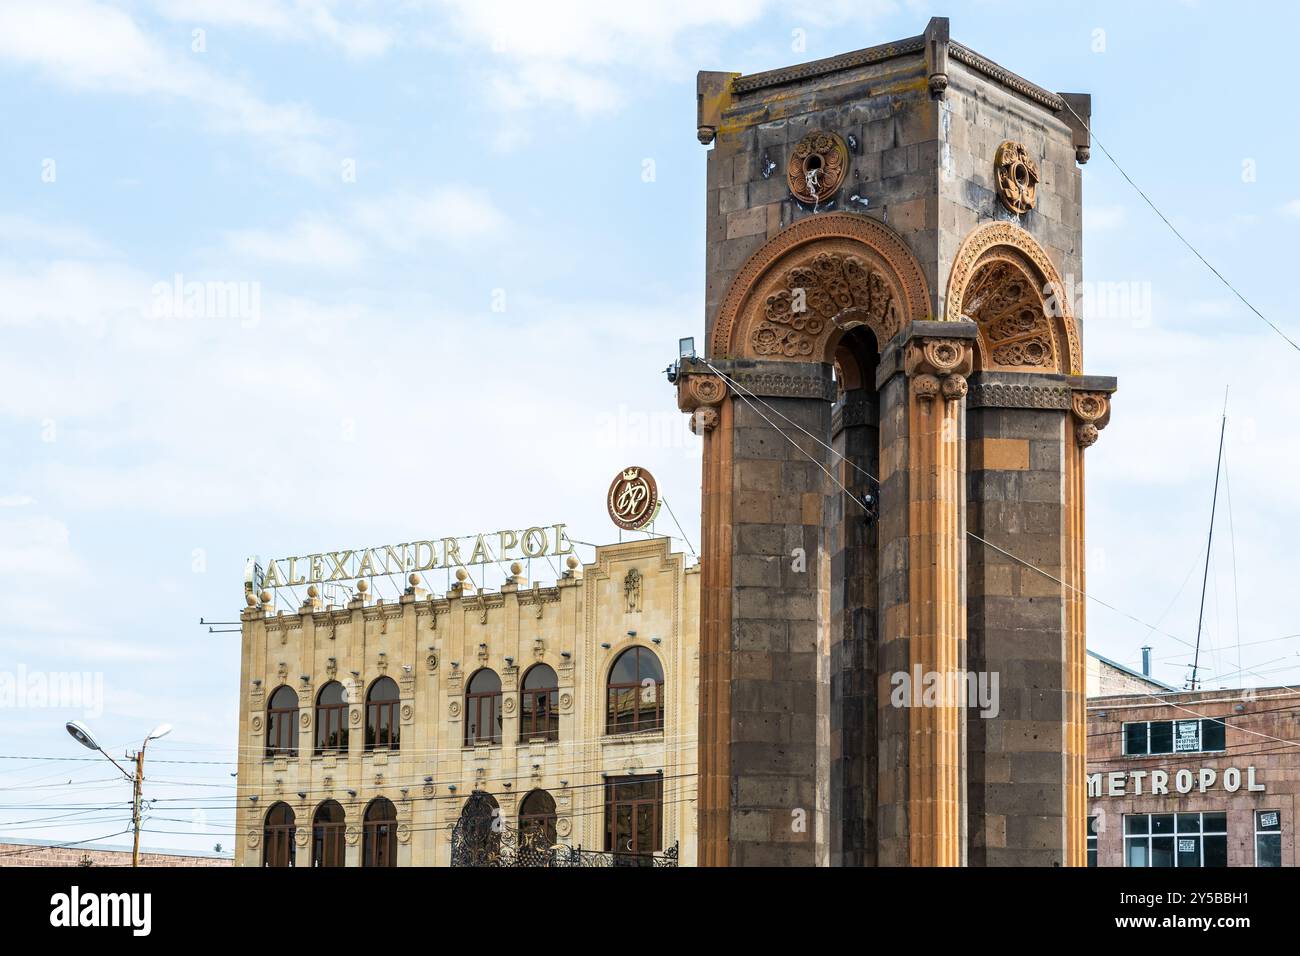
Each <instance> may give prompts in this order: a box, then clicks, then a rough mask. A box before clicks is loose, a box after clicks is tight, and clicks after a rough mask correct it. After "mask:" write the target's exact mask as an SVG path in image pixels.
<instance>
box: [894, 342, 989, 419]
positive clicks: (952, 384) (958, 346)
mask: <svg viewBox="0 0 1300 956" xmlns="http://www.w3.org/2000/svg"><path fill="white" fill-rule="evenodd" d="M929 326H942V327H941V328H929ZM974 331H976V329H975V327H974V324H973V323H971V324H970V330H969V332H968V331H967V329H966V323H953V322H925V323H920V322H913V323H912V325H911V327H909V328H908V330H907V332H906V333H905V337H904V339H903V342H902V346H903V349H902V360H903V371H904V372H905V373H906V374H907V377H908V378H909V379H911V381H912V392H913V393H914V394H915V395H916V397H917V398H920V399H922V400H926V401H928V400H930V399H933V398H937V397H938V396H940V395H942V396H943V398H944V399H945V400H947V401H950V402H951V401H957V400H959V399H962V398H965V397H966V392H967V388H968V386H967V384H966V376H967V375H969V374H970V373H971V371H972V370H973V369H974V367H975V348H974V346H975V336H974V335H972V334H970V332H974ZM954 332H955V333H956V334H951V333H954Z"/></svg>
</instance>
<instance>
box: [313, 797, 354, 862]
mask: <svg viewBox="0 0 1300 956" xmlns="http://www.w3.org/2000/svg"><path fill="white" fill-rule="evenodd" d="M344 829H345V824H344V822H343V808H342V807H341V806H339V804H338V801H337V800H326V801H325V802H324V803H322V804H321V805H320V806H319V807H317V808H316V813H315V814H314V815H313V816H312V818H311V865H312V866H343V865H344V859H345V857H346V851H345V850H344V847H343V836H344V833H343V831H344Z"/></svg>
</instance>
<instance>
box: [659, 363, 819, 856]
mask: <svg viewBox="0 0 1300 956" xmlns="http://www.w3.org/2000/svg"><path fill="white" fill-rule="evenodd" d="M715 365H716V366H717V367H718V368H719V370H720V371H721V372H723V373H724V374H725V375H726V376H727V378H728V379H729V380H730V381H729V382H727V383H725V384H726V387H725V388H714V387H712V386H703V387H702V386H701V382H700V378H699V376H700V374H702V373H700V372H698V369H699V367H700V366H699V365H697V364H691V365H689V366H686V367H684V369H683V377H682V379H681V380H680V381H679V386H678V387H679V405H680V406H682V407H683V408H684V409H688V410H690V411H691V412H692V416H693V417H692V421H693V423H696V427H698V428H701V430H703V431H704V433H705V441H706V448H705V462H706V463H707V464H706V472H705V475H704V499H705V501H704V509H705V516H706V520H705V523H704V526H705V529H706V530H705V534H706V535H709V536H710V537H709V538H708V540H706V542H705V544H704V549H705V553H706V554H709V555H710V556H711V561H710V562H709V563H708V564H706V565H705V568H704V571H703V573H704V576H705V577H704V581H703V589H702V595H701V602H702V611H701V615H702V620H701V649H700V656H701V708H700V709H701V717H700V721H701V728H700V738H701V748H700V763H701V766H700V773H701V782H700V806H701V835H700V839H701V849H700V858H701V861H702V862H705V863H706V864H707V865H740V866H745V865H751V866H762V865H769V866H782V865H786V866H789V865H793V866H799V865H802V866H812V865H817V864H819V863H824V862H825V861H826V859H827V825H826V819H825V817H826V811H827V806H826V801H827V788H826V786H825V785H824V784H825V781H826V780H827V779H828V775H829V770H828V763H829V757H828V754H829V741H828V736H827V729H826V715H825V713H824V712H820V713H819V709H818V686H819V676H820V675H819V666H820V657H821V648H822V646H823V645H822V641H823V640H824V638H825V635H826V630H827V627H828V624H829V619H830V565H829V558H828V553H827V542H826V530H825V525H824V521H825V515H826V508H827V496H828V495H829V493H830V487H829V486H830V480H829V478H828V477H827V471H826V469H829V467H830V452H829V451H828V450H827V449H826V448H825V447H823V445H821V444H820V443H819V441H818V440H816V439H814V438H812V437H809V435H808V434H805V431H806V432H807V433H810V434H811V435H815V436H819V437H821V436H827V435H829V432H830V407H831V406H830V399H831V397H832V396H833V382H832V381H831V377H830V369H829V368H828V367H827V366H825V365H822V364H820V363H792V362H769V361H750V360H742V361H731V362H725V363H723V362H717V363H715ZM705 371H706V372H707V371H709V370H707V369H706V370H705ZM733 383H734V384H733ZM701 391H703V392H704V393H705V394H706V396H707V397H708V398H710V399H712V398H714V397H715V396H716V398H717V404H716V405H706V404H703V403H700V402H698V399H699V397H700V395H699V393H700V392H701ZM701 408H716V409H717V421H716V423H714V424H713V425H712V427H707V428H705V427H703V426H702V425H701V424H700V422H701V419H702V418H704V417H705V416H701V415H700V409H701ZM708 417H709V418H710V419H711V418H712V416H708ZM801 429H802V430H801ZM822 440H823V441H824V437H823V438H822ZM715 511H716V512H717V513H716V514H714V513H713V512H715ZM715 534H716V535H718V536H719V538H722V539H724V540H713V538H712V535H715ZM715 555H716V556H717V557H716V558H715V557H713V556H715ZM724 592H725V593H724Z"/></svg>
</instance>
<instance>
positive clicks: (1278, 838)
mask: <svg viewBox="0 0 1300 956" xmlns="http://www.w3.org/2000/svg"><path fill="white" fill-rule="evenodd" d="M1255 865H1256V866H1281V865H1282V834H1280V833H1258V834H1256V835H1255Z"/></svg>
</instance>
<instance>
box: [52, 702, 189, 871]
mask: <svg viewBox="0 0 1300 956" xmlns="http://www.w3.org/2000/svg"><path fill="white" fill-rule="evenodd" d="M64 726H66V727H67V730H68V733H69V734H71V735H72V739H73V740H75V741H77V743H79V744H81V745H82V746H83V747H85V748H87V749H89V750H95V751H98V752H99V753H102V754H103V755H104V756H105V757H108V761H109V763H111V764H112V765H113V766H114V767H116V768H117V769H118V770H119V771H121V773H122V776H124V777H125V778H126V779H127V780H129V781H130V782H131V788H132V799H131V828H132V829H133V830H134V831H135V843H134V845H133V846H132V848H131V865H132V866H139V865H140V794H141V788H142V787H143V785H144V750H145V748H146V747H148V746H149V741H151V740H157V739H158V738H159V737H166V736H167V735H168V734H170V733H171V732H172V725H171V724H159V725H158V726H157V727H155V728H154V729H153V730H151V731H150V732H149V735H148V736H147V737H145V738H144V743H142V744H140V749H139V750H138V751H136V753H135V756H134V758H133V759H134V760H135V773H134V774H132V773H128V772H127V770H126V768H124V767H123V766H122V765H121V764H120V763H118V762H117V761H116V760H114V759H113V758H112V757H111V756H109V754H108V752H107V751H106V750H104V748H103V747H101V746H100V745H99V744H98V743H96V741H95V738H94V736H93V735H92V734H91V733H90V728H89V727H87V726H86V725H85V724H83V723H82V722H81V721H79V720H70V721H68V722H67V724H65V725H64Z"/></svg>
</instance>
